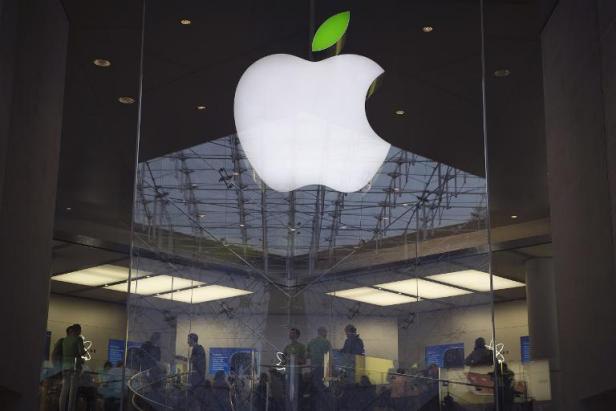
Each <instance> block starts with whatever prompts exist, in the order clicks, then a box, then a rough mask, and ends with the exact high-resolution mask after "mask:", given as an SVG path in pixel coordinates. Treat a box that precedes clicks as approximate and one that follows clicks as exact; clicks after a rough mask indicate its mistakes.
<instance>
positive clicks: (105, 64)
mask: <svg viewBox="0 0 616 411" xmlns="http://www.w3.org/2000/svg"><path fill="white" fill-rule="evenodd" d="M92 63H94V65H95V66H98V67H109V66H111V62H110V61H109V60H107V59H94V61H92Z"/></svg>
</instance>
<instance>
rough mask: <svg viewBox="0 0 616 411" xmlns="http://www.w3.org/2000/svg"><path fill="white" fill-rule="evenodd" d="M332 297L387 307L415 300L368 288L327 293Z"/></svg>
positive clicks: (414, 299) (415, 299)
mask: <svg viewBox="0 0 616 411" xmlns="http://www.w3.org/2000/svg"><path fill="white" fill-rule="evenodd" d="M327 294H328V295H331V296H334V297H341V298H346V299H348V300H354V301H359V302H362V303H368V304H374V305H380V306H383V307H384V306H387V305H396V304H406V303H413V302H415V301H417V298H414V297H410V296H407V295H401V294H397V293H395V292H389V291H382V290H377V289H375V288H370V287H359V288H351V289H350V290H341V291H333V292H330V293H327Z"/></svg>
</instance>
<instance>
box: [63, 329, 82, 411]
mask: <svg viewBox="0 0 616 411" xmlns="http://www.w3.org/2000/svg"><path fill="white" fill-rule="evenodd" d="M69 328H70V331H69V333H68V335H67V336H66V337H64V340H62V391H61V392H60V410H63V411H64V410H68V411H73V410H74V409H75V405H76V400H77V389H78V388H79V387H78V385H79V384H78V381H79V374H80V372H81V368H82V365H83V359H82V358H81V357H82V356H83V355H85V353H86V350H85V348H84V346H83V339H82V338H81V325H79V324H73V325H71V326H70V327H69ZM67 407H68V408H67Z"/></svg>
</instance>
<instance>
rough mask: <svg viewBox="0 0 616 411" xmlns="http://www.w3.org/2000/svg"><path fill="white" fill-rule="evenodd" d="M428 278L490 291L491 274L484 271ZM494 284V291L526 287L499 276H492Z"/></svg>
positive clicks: (469, 271)
mask: <svg viewBox="0 0 616 411" xmlns="http://www.w3.org/2000/svg"><path fill="white" fill-rule="evenodd" d="M426 278H428V279H430V280H435V281H439V282H441V283H446V284H449V285H453V286H457V287H463V288H468V289H470V290H474V291H478V292H484V291H490V274H488V273H486V272H483V271H477V270H464V271H456V272H453V273H445V274H436V275H430V276H428V277H426ZM492 282H493V285H494V290H504V289H506V288H516V287H524V283H521V282H518V281H514V280H509V279H507V278H503V277H499V276H497V275H494V276H492Z"/></svg>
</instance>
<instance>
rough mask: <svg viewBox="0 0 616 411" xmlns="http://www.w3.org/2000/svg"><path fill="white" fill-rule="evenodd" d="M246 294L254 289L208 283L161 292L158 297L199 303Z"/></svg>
mask: <svg viewBox="0 0 616 411" xmlns="http://www.w3.org/2000/svg"><path fill="white" fill-rule="evenodd" d="M246 294H252V291H246V290H240V289H238V288H231V287H223V286H222V285H208V286H205V287H198V288H191V289H190V290H183V291H176V292H173V293H168V294H161V295H157V297H158V298H164V299H166V300H173V301H180V302H183V303H192V304H198V303H203V302H206V301H214V300H222V299H223V298H231V297H238V296H240V295H246Z"/></svg>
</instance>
